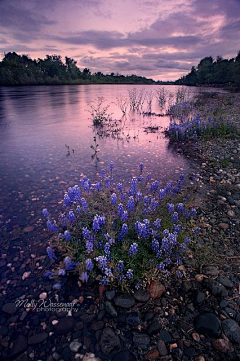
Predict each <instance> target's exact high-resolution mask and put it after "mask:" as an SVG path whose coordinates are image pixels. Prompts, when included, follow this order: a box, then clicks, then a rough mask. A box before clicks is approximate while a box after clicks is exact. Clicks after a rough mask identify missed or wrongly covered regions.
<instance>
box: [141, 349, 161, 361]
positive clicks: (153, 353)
mask: <svg viewBox="0 0 240 361" xmlns="http://www.w3.org/2000/svg"><path fill="white" fill-rule="evenodd" d="M158 356H159V352H158V350H154V349H153V350H150V351H148V352H147V353H145V355H144V358H145V360H147V361H155V360H156V359H157V358H158Z"/></svg>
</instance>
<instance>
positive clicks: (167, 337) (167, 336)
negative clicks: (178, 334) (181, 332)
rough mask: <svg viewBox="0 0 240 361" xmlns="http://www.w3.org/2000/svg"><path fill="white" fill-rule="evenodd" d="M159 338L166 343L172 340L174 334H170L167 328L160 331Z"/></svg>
mask: <svg viewBox="0 0 240 361" xmlns="http://www.w3.org/2000/svg"><path fill="white" fill-rule="evenodd" d="M159 339H160V340H162V341H164V342H166V343H170V342H172V336H171V335H170V333H169V332H168V331H167V330H162V331H161V332H160V334H159Z"/></svg>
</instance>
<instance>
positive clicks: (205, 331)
mask: <svg viewBox="0 0 240 361" xmlns="http://www.w3.org/2000/svg"><path fill="white" fill-rule="evenodd" d="M194 327H195V330H196V331H197V332H198V333H199V334H202V335H207V336H210V337H215V338H217V337H219V336H220V334H221V324H220V320H219V319H218V318H217V316H216V315H215V314H214V313H212V312H203V313H201V314H200V315H198V316H197V317H196V318H195V320H194Z"/></svg>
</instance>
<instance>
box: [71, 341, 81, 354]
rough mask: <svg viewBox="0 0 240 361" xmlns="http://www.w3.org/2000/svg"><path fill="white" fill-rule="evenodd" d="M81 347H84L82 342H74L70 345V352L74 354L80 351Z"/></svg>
mask: <svg viewBox="0 0 240 361" xmlns="http://www.w3.org/2000/svg"><path fill="white" fill-rule="evenodd" d="M81 346H82V344H81V343H80V342H77V341H73V342H71V343H70V345H69V347H70V350H71V351H72V352H78V350H79V349H80V347H81Z"/></svg>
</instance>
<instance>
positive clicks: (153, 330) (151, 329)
mask: <svg viewBox="0 0 240 361" xmlns="http://www.w3.org/2000/svg"><path fill="white" fill-rule="evenodd" d="M161 329H162V324H161V322H159V321H158V320H154V321H152V322H151V323H150V324H149V325H148V327H147V333H148V334H149V335H156V334H157V333H158V332H159V331H161Z"/></svg>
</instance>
